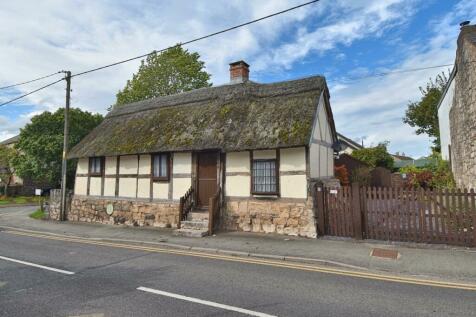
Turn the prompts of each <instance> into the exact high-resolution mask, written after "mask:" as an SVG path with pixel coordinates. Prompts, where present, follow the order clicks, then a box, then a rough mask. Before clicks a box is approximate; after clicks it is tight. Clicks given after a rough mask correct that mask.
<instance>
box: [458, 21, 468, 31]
mask: <svg viewBox="0 0 476 317" xmlns="http://www.w3.org/2000/svg"><path fill="white" fill-rule="evenodd" d="M470 23H471V21H463V22H461V23H460V24H459V26H460V29H462V28H463V27H465V26H466V25H469V24H470Z"/></svg>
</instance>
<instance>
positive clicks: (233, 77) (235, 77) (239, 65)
mask: <svg viewBox="0 0 476 317" xmlns="http://www.w3.org/2000/svg"><path fill="white" fill-rule="evenodd" d="M249 74H250V65H248V64H247V63H246V62H245V61H238V62H234V63H230V82H231V83H232V84H236V83H243V82H245V81H248V79H249Z"/></svg>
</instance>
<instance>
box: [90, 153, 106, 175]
mask: <svg viewBox="0 0 476 317" xmlns="http://www.w3.org/2000/svg"><path fill="white" fill-rule="evenodd" d="M96 159H97V160H99V172H93V171H92V167H93V164H92V162H93V160H96ZM88 173H89V176H93V177H98V176H103V174H104V157H103V156H92V157H90V158H89V165H88Z"/></svg>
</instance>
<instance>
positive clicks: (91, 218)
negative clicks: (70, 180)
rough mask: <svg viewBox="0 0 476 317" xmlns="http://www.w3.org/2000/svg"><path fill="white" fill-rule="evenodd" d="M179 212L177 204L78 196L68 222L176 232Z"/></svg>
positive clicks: (72, 205)
mask: <svg viewBox="0 0 476 317" xmlns="http://www.w3.org/2000/svg"><path fill="white" fill-rule="evenodd" d="M108 205H110V206H112V210H113V212H112V214H111V215H108V213H107V208H108ZM109 208H111V207H109ZM178 212H179V204H178V202H174V201H170V202H148V201H140V200H120V199H106V198H96V197H79V196H74V197H73V201H72V204H71V211H70V212H69V214H68V220H71V221H84V222H98V223H102V224H111V225H114V224H124V225H129V226H154V227H160V228H176V227H177V223H178Z"/></svg>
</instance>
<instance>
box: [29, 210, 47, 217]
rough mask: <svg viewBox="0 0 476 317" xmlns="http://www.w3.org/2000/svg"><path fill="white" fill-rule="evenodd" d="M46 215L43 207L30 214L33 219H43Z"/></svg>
mask: <svg viewBox="0 0 476 317" xmlns="http://www.w3.org/2000/svg"><path fill="white" fill-rule="evenodd" d="M45 217H46V213H45V212H44V211H42V210H41V209H37V210H36V211H35V212H32V213H31V214H30V218H33V219H43V218H45Z"/></svg>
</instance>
